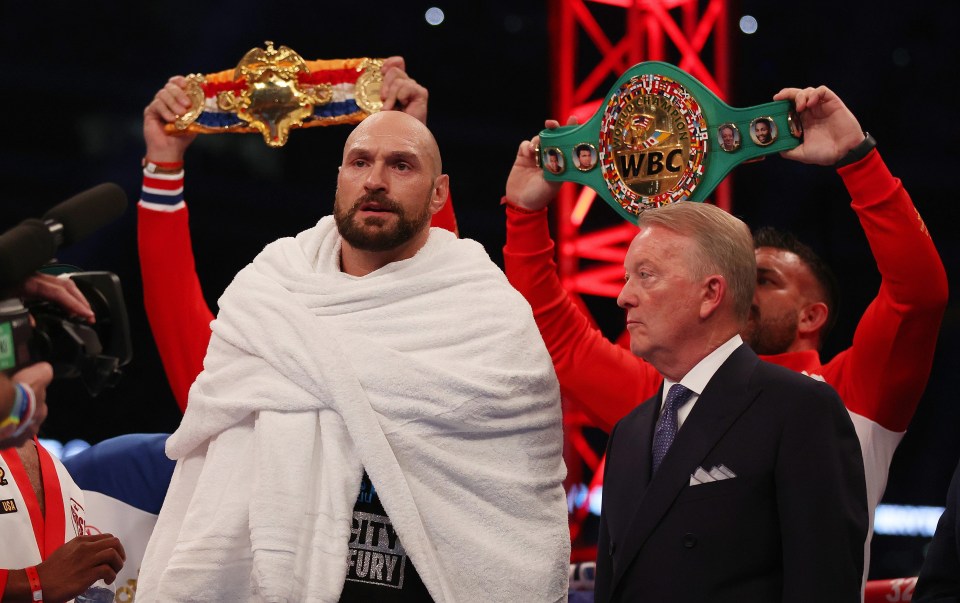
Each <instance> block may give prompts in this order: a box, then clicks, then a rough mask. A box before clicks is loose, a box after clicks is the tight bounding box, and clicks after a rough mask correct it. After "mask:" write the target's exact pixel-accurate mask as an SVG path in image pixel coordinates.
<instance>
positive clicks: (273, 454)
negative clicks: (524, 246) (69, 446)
mask: <svg viewBox="0 0 960 603" xmlns="http://www.w3.org/2000/svg"><path fill="white" fill-rule="evenodd" d="M339 254H340V238H339V235H338V234H337V232H336V228H335V226H334V224H333V220H332V218H330V217H327V218H324V219H323V220H321V221H320V222H319V223H318V224H317V226H316V227H314V228H312V229H310V230H307V231H305V232H303V233H301V234H300V235H298V236H297V237H296V239H281V240H280V241H277V242H275V243H273V244H271V245H269V246H267V248H266V249H264V251H263V252H262V253H261V254H260V255H259V256H258V257H257V258H256V259H255V260H254V261H253V263H252V264H250V265H249V266H247V267H246V268H244V269H243V270H242V271H241V272H240V273H239V274H238V275H237V277H236V279H235V280H234V282H233V283H232V284H231V285H230V287H229V288H228V289H227V291H226V292H225V293H224V295H223V297H222V298H221V299H220V314H219V316H218V317H217V320H216V321H214V323H213V332H214V334H213V338H212V340H211V342H210V348H209V350H208V352H207V357H206V359H205V361H204V366H205V368H204V372H203V373H202V374H201V375H200V377H198V379H197V381H196V383H194V385H193V387H192V388H191V390H190V398H189V405H188V408H187V412H186V415H185V416H184V419H183V424H182V425H181V427H180V429H179V430H178V431H177V432H176V433H175V434H174V435H173V436H172V437H171V438H170V441H169V443H168V446H167V452H168V454H169V455H170V456H171V457H172V458H175V459H178V464H177V469H176V472H175V474H174V478H173V481H172V483H171V486H170V490H169V492H168V494H167V499H166V501H165V503H164V507H163V510H162V512H161V514H160V518H159V520H158V523H157V528H156V530H155V532H154V535H153V537H152V539H151V541H150V544H149V545H148V548H147V552H146V555H145V559H144V564H143V570H142V572H141V575H140V580H139V584H138V592H137V600H138V601H140V602H148V601H164V602H167V601H199V600H204V601H214V600H215V601H288V602H293V601H331V602H333V601H337V600H338V599H339V595H340V591H341V589H342V585H343V581H344V578H345V575H346V570H347V564H346V560H347V542H348V539H349V536H350V526H351V519H352V511H353V505H354V503H355V501H356V497H357V493H358V490H359V484H360V478H361V475H362V471H363V469H364V468H366V470H367V472H368V473H369V475H370V478H371V480H372V481H373V483H374V484H375V485H376V488H377V492H378V494H379V496H380V499H381V501H382V503H383V506H384V508H385V510H386V512H387V514H388V515H389V516H390V519H391V521H392V522H393V524H394V528H395V529H396V531H397V533H398V534H399V536H400V540H401V542H402V543H403V546H404V549H405V550H406V551H407V554H408V555H409V556H410V558H411V560H412V561H413V564H414V566H415V567H416V569H417V571H418V573H419V574H420V576H421V578H422V579H423V582H424V584H425V585H426V586H427V588H428V590H429V591H430V594H431V595H432V596H433V598H434V600H435V601H437V602H438V603H443V602H470V601H478V602H479V601H484V602H488V601H510V602H512V601H559V600H565V599H566V591H567V570H568V562H569V533H568V529H567V514H566V501H565V497H564V492H563V488H562V486H561V482H562V480H563V477H564V475H565V468H564V466H563V461H562V458H561V448H562V442H561V439H562V436H561V423H560V403H559V389H558V386H557V382H556V377H555V375H554V372H553V367H552V364H551V361H550V357H549V355H548V354H547V352H546V349H545V348H544V345H543V342H542V340H541V338H540V335H539V333H538V331H537V328H536V325H535V324H534V322H533V317H532V314H531V311H530V308H529V306H528V305H527V304H526V302H525V301H524V300H523V299H522V298H521V297H520V295H519V294H517V293H516V292H515V291H514V290H513V289H512V288H511V287H510V285H509V284H508V283H507V281H506V278H505V277H504V276H503V274H502V272H500V270H499V269H498V268H497V267H496V266H495V265H494V264H493V263H492V262H491V261H490V259H489V257H488V256H487V254H486V253H485V252H484V250H483V248H482V247H481V246H480V245H478V244H477V243H475V242H472V241H466V240H459V239H457V238H455V237H454V236H453V235H451V234H450V233H448V232H446V231H443V230H439V229H433V230H431V234H430V238H429V240H428V242H427V244H426V245H425V246H424V248H423V249H421V250H420V252H419V253H418V254H417V255H416V256H415V257H413V258H411V259H409V260H405V261H402V262H396V263H393V264H390V265H388V266H386V267H384V268H382V269H380V270H378V271H376V272H374V273H371V274H369V275H367V276H365V277H362V278H357V277H352V276H349V275H347V274H344V273H342V272H341V271H340V268H339Z"/></svg>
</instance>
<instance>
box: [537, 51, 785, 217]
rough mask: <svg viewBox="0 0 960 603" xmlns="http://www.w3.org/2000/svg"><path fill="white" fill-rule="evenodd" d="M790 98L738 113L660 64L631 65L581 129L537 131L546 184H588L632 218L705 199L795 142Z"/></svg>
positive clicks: (687, 77) (688, 78)
mask: <svg viewBox="0 0 960 603" xmlns="http://www.w3.org/2000/svg"><path fill="white" fill-rule="evenodd" d="M802 136H803V128H802V126H801V124H800V120H799V117H798V116H797V114H796V112H795V111H794V110H793V107H792V104H791V103H790V102H788V101H775V102H770V103H766V104H763V105H757V106H754V107H746V108H735V107H731V106H729V105H727V104H726V103H724V102H723V101H721V100H720V99H719V98H717V96H716V95H715V94H714V93H713V92H711V91H710V90H709V89H708V88H707V87H706V86H704V85H703V84H701V83H700V82H698V81H697V80H696V79H694V78H693V77H692V76H691V75H689V74H688V73H686V72H684V71H682V70H680V69H678V68H677V67H674V66H673V65H670V64H667V63H661V62H657V61H649V62H644V63H639V64H637V65H634V66H633V67H631V68H630V69H628V70H627V72H626V73H624V74H623V75H622V76H621V77H620V79H619V80H617V83H616V84H614V86H613V88H611V89H610V92H609V93H608V94H607V97H606V100H605V101H604V102H603V103H602V104H601V106H600V108H599V109H598V110H597V112H596V113H595V114H594V115H593V117H591V118H590V120H589V121H587V122H586V123H585V124H582V125H579V126H562V127H559V128H555V129H552V130H543V131H542V132H541V133H540V146H539V149H538V152H537V160H538V162H539V164H540V166H541V167H542V168H543V171H544V177H545V178H546V179H547V180H554V181H570V182H576V183H578V184H582V185H585V186H589V187H590V188H592V189H593V190H595V191H596V192H597V194H599V195H600V196H601V197H603V199H604V200H605V201H606V202H607V203H608V204H610V206H611V207H613V208H614V209H615V210H616V211H617V212H618V213H619V214H620V215H622V216H623V217H624V218H626V219H627V220H629V221H631V222H636V221H637V216H638V215H639V214H640V212H642V211H644V210H645V209H650V208H654V207H659V206H661V205H664V204H667V203H673V202H674V201H681V200H687V201H703V200H704V199H706V198H707V196H708V195H709V194H710V193H711V192H713V189H714V188H715V187H716V186H717V185H718V184H719V183H720V182H721V181H722V180H723V178H724V177H725V176H726V175H727V174H728V173H729V172H730V170H732V169H733V168H734V167H735V166H736V165H738V164H740V163H743V162H745V161H750V160H758V159H760V158H762V157H763V156H764V155H768V154H770V153H779V152H781V151H786V150H789V149H792V148H794V147H796V146H797V145H799V144H800V141H801V139H802Z"/></svg>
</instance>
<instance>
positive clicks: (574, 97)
mask: <svg viewBox="0 0 960 603" xmlns="http://www.w3.org/2000/svg"><path fill="white" fill-rule="evenodd" d="M549 19H550V21H549V26H550V39H551V52H550V55H551V69H552V74H553V85H552V98H553V116H555V117H556V118H558V119H559V120H560V121H561V123H564V122H565V121H566V117H567V116H568V115H575V116H577V117H578V118H579V120H580V122H581V123H582V122H584V121H586V120H587V119H589V118H590V117H591V116H592V115H593V114H594V113H595V112H596V110H597V108H598V107H599V106H600V103H601V101H602V100H603V98H604V96H605V95H606V94H607V92H608V90H609V88H610V86H612V85H613V83H614V82H615V81H616V80H617V78H619V77H620V75H622V74H623V72H625V71H626V70H627V69H628V68H630V67H631V66H633V65H635V64H636V63H639V62H642V61H666V62H669V63H672V64H674V65H677V66H678V67H679V68H680V69H683V70H684V71H686V72H688V73H690V74H691V75H692V76H694V77H695V78H697V79H698V80H700V81H701V82H703V84H705V85H706V86H707V87H709V88H710V89H711V90H713V92H714V93H716V94H717V96H719V97H720V98H721V99H726V98H727V94H726V91H727V90H728V84H729V64H730V44H729V42H730V39H729V29H728V27H729V23H728V20H729V19H728V13H727V2H726V0H551V2H550V14H549ZM597 57H599V59H598V62H597V63H596V64H595V65H593V66H592V67H590V66H588V65H586V63H587V62H588V60H594V59H597ZM704 57H708V59H705V58H704ZM578 59H579V60H580V62H579V63H578ZM708 60H709V64H710V66H709V67H708V64H707V63H708ZM596 200H597V199H596V194H595V193H594V192H593V190H592V189H589V188H586V187H580V186H577V185H575V184H572V183H567V184H565V185H564V186H563V188H562V189H561V192H560V195H559V198H558V199H557V202H556V203H555V204H554V212H555V219H556V238H557V250H558V251H557V253H558V257H557V264H558V266H559V271H560V278H561V280H562V281H563V285H564V287H565V288H566V289H567V291H569V292H570V293H571V294H572V295H573V296H574V297H575V299H578V300H581V298H580V296H582V295H590V296H599V297H608V298H609V297H612V298H615V297H616V296H617V294H618V293H619V292H620V288H621V287H622V285H623V257H624V255H625V253H626V249H627V245H628V244H629V242H630V240H631V239H632V238H633V235H634V234H635V231H636V229H635V227H634V226H633V225H632V224H629V223H627V222H624V221H623V220H622V219H619V218H618V217H617V215H616V214H615V212H614V211H613V210H612V209H610V208H609V207H606V204H605V203H604V202H603V201H600V203H599V204H598V205H599V208H597V209H594V202H595V201H596ZM712 201H713V202H714V203H716V204H717V205H719V206H720V207H723V208H724V209H729V208H730V184H729V179H727V181H724V182H723V183H721V185H720V186H719V187H718V188H717V189H716V191H715V192H714V195H713V199H712ZM581 301H582V300H581ZM584 307H586V306H584ZM590 427H592V425H591V424H590V422H589V420H588V419H587V418H586V417H585V416H584V415H583V413H582V412H581V411H580V410H579V409H578V408H576V407H575V406H574V405H573V404H570V403H567V402H566V401H565V402H564V433H565V438H566V442H565V446H564V456H565V459H566V461H567V468H568V476H567V484H566V487H567V493H568V500H569V501H570V506H571V509H572V511H571V516H570V532H571V538H572V541H573V553H572V561H589V560H593V559H595V557H596V543H595V542H592V539H591V538H590V537H589V536H588V535H587V534H586V532H585V531H584V529H583V528H584V526H585V524H586V522H587V520H588V518H589V517H590V515H591V513H590V509H591V495H592V494H595V493H597V492H598V491H599V486H600V484H601V483H602V475H603V467H602V464H603V451H602V450H599V451H598V450H596V448H595V444H591V442H590V441H589V439H588V436H587V434H586V432H585V430H586V429H589V428H590ZM593 502H594V505H593V509H594V510H595V511H596V510H597V509H598V508H599V506H598V505H596V504H595V503H596V501H595V500H594V501H593ZM594 520H595V518H594Z"/></svg>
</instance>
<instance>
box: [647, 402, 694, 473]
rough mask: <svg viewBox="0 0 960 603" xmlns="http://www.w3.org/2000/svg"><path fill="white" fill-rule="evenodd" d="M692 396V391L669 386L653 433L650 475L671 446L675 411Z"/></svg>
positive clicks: (674, 425) (675, 432) (675, 426)
mask: <svg viewBox="0 0 960 603" xmlns="http://www.w3.org/2000/svg"><path fill="white" fill-rule="evenodd" d="M692 395H693V391H692V390H689V389H687V388H685V387H684V386H682V385H680V384H679V383H675V384H673V385H671V386H670V391H669V392H667V403H666V404H664V406H663V412H662V413H661V414H660V420H659V421H657V428H656V430H655V431H654V433H653V471H652V472H651V475H652V474H653V473H656V472H657V468H658V467H660V462H661V461H662V460H663V457H664V456H666V454H667V450H669V449H670V444H673V438H674V437H676V435H677V429H678V427H677V409H678V408H680V406H682V405H683V403H684V402H686V401H687V400H689V399H690V396H692Z"/></svg>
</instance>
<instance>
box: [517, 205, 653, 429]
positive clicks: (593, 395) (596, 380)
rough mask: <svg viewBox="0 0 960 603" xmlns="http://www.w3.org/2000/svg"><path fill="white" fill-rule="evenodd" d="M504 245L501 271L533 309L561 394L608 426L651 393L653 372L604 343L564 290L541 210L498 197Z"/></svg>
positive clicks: (544, 212) (598, 423)
mask: <svg viewBox="0 0 960 603" xmlns="http://www.w3.org/2000/svg"><path fill="white" fill-rule="evenodd" d="M504 205H506V212H507V244H506V246H505V247H504V248H503V260H504V271H505V272H506V274H507V278H508V279H509V280H510V284H512V285H513V286H514V288H515V289H517V291H519V292H520V293H521V294H522V295H523V296H524V297H525V298H526V300H527V302H528V303H529V304H530V306H531V307H532V308H533V317H534V319H535V320H536V321H537V327H538V328H539V329H540V334H541V335H542V336H543V340H544V343H546V345H547V350H548V351H549V352H550V357H551V358H552V359H553V365H554V368H555V370H556V372H557V378H558V379H559V381H560V389H561V391H562V393H563V395H564V397H565V398H567V399H568V400H572V401H574V402H575V403H577V405H578V406H579V407H580V408H582V409H583V411H584V412H585V413H586V414H587V415H588V416H589V417H590V419H591V420H593V421H594V422H595V424H596V425H597V426H598V427H600V428H601V429H604V430H606V431H609V430H610V429H611V428H612V427H613V425H614V424H616V422H617V421H619V420H620V419H621V418H623V417H624V416H625V415H626V414H627V413H629V412H630V411H631V410H633V409H634V407H636V406H637V405H638V404H639V403H641V402H643V401H644V400H646V399H647V398H649V397H650V396H652V395H653V394H655V393H656V392H657V388H659V387H660V381H661V377H660V375H659V374H658V373H657V371H656V370H655V369H654V368H653V367H652V366H650V365H649V364H647V363H646V362H644V361H643V360H641V359H639V358H637V357H636V356H634V355H633V354H632V353H630V351H629V350H625V349H624V348H622V347H620V346H618V345H615V344H613V343H611V342H610V340H608V339H607V338H606V337H604V336H603V334H602V333H601V332H600V330H599V329H597V328H596V326H594V324H593V323H592V322H591V321H590V320H589V318H588V317H587V315H586V314H585V313H584V311H583V310H582V309H581V308H580V307H579V306H578V305H577V304H576V302H575V301H574V300H573V298H572V297H571V296H570V295H569V294H568V293H567V291H566V290H564V288H563V285H562V284H561V282H560V278H559V276H558V275H557V266H556V264H555V263H554V261H553V251H554V245H553V240H552V239H551V238H550V230H549V225H548V223H547V210H546V209H544V210H541V211H538V212H527V211H525V210H522V209H519V208H517V207H515V206H513V205H511V204H510V203H509V202H507V201H506V199H504Z"/></svg>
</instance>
